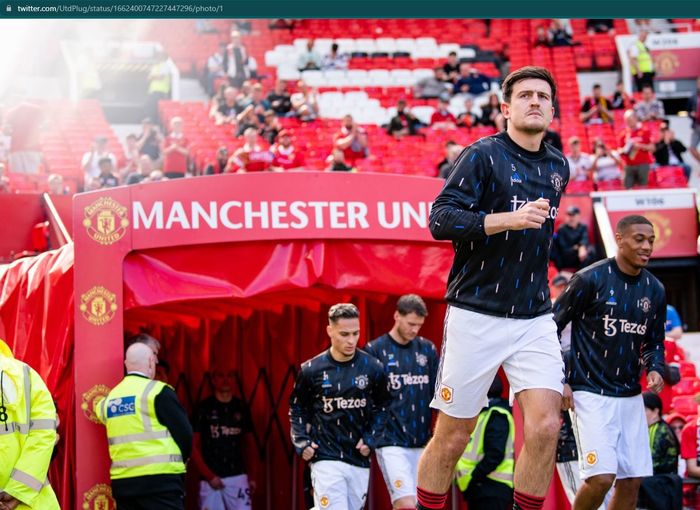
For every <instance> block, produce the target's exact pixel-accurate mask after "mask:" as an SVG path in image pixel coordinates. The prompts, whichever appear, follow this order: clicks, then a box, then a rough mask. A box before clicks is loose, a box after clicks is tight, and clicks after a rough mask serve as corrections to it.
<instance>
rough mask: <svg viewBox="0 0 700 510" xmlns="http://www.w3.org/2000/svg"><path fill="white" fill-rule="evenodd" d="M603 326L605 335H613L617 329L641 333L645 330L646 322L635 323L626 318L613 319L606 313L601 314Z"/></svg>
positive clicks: (623, 331)
mask: <svg viewBox="0 0 700 510" xmlns="http://www.w3.org/2000/svg"><path fill="white" fill-rule="evenodd" d="M603 326H604V328H605V336H615V335H617V332H618V330H619V332H620V333H632V334H635V335H643V334H645V333H646V332H647V326H646V324H637V323H636V322H630V321H628V320H627V319H614V318H613V317H610V316H608V315H604V316H603Z"/></svg>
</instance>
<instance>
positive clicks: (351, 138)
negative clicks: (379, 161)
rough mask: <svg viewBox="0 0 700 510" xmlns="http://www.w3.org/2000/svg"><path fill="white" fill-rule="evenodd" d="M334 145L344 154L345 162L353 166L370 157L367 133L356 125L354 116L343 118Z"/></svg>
mask: <svg viewBox="0 0 700 510" xmlns="http://www.w3.org/2000/svg"><path fill="white" fill-rule="evenodd" d="M333 145H334V147H335V148H336V149H340V150H342V151H343V152H344V154H345V160H346V161H347V162H348V163H349V164H350V165H351V166H354V165H355V162H356V161H357V160H358V159H362V158H366V157H367V156H368V155H369V148H368V139H367V132H366V131H365V130H364V129H363V128H362V127H360V126H358V125H357V123H355V121H354V120H353V118H352V115H346V116H345V117H343V124H342V126H341V127H340V131H339V132H338V133H336V134H335V136H334V137H333Z"/></svg>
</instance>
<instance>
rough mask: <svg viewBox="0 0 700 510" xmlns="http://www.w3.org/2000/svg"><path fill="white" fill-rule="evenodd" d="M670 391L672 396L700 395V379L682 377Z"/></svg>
mask: <svg viewBox="0 0 700 510" xmlns="http://www.w3.org/2000/svg"><path fill="white" fill-rule="evenodd" d="M671 389H672V391H673V394H674V395H695V394H696V393H700V379H698V378H697V377H682V378H681V380H680V381H679V382H678V383H677V384H675V385H674V386H673V387H672V388H671Z"/></svg>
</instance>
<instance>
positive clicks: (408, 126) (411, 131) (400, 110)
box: [387, 99, 419, 140]
mask: <svg viewBox="0 0 700 510" xmlns="http://www.w3.org/2000/svg"><path fill="white" fill-rule="evenodd" d="M418 124H419V122H418V119H416V117H415V116H414V115H413V114H412V113H411V112H410V111H408V110H407V109H406V100H405V99H399V100H398V101H397V103H396V115H394V116H393V117H392V118H391V120H390V121H389V127H388V129H387V132H388V133H389V134H390V135H392V136H393V137H394V138H396V139H397V140H399V139H401V137H402V136H406V135H415V134H417V133H418Z"/></svg>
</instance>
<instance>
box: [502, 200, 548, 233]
mask: <svg viewBox="0 0 700 510" xmlns="http://www.w3.org/2000/svg"><path fill="white" fill-rule="evenodd" d="M511 215H512V217H511V218H512V219H511V221H510V224H509V225H508V230H525V229H527V228H542V225H543V224H544V222H545V221H546V220H547V218H548V217H549V200H547V199H546V198H538V199H537V200H535V201H534V202H528V203H526V204H525V205H524V206H522V207H521V208H520V209H518V210H517V211H515V212H512V213H511Z"/></svg>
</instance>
